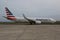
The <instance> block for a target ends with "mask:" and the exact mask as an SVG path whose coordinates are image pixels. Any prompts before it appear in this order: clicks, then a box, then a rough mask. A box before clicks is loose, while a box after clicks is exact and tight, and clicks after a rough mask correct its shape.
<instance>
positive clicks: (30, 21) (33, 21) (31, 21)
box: [23, 14, 36, 24]
mask: <svg viewBox="0 0 60 40" xmlns="http://www.w3.org/2000/svg"><path fill="white" fill-rule="evenodd" d="M23 17H24V18H25V19H26V20H28V21H29V23H30V24H32V23H34V24H35V23H36V22H35V20H32V19H29V18H27V17H26V16H25V15H24V14H23Z"/></svg>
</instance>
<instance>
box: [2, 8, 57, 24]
mask: <svg viewBox="0 0 60 40" xmlns="http://www.w3.org/2000/svg"><path fill="white" fill-rule="evenodd" d="M5 11H6V16H3V17H4V18H6V19H8V20H11V21H14V22H28V23H30V24H41V23H42V22H49V23H55V22H56V20H55V19H52V18H28V17H26V16H25V15H24V14H23V17H22V18H21V17H16V16H14V15H13V14H12V12H11V11H10V10H9V9H8V8H7V7H5Z"/></svg>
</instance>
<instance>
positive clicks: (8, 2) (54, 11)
mask: <svg viewBox="0 0 60 40" xmlns="http://www.w3.org/2000/svg"><path fill="white" fill-rule="evenodd" d="M5 7H8V8H9V10H10V11H11V12H12V13H13V15H14V16H18V17H23V16H22V14H25V15H26V16H27V17H33V18H53V19H55V20H60V0H0V21H8V20H7V19H5V18H3V17H2V16H6V13H5V9H4V8H5Z"/></svg>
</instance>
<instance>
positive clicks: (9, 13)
mask: <svg viewBox="0 0 60 40" xmlns="http://www.w3.org/2000/svg"><path fill="white" fill-rule="evenodd" d="M5 11H6V15H7V17H15V16H13V14H12V13H11V11H10V10H9V9H8V8H7V7H5Z"/></svg>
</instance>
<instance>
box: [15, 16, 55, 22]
mask: <svg viewBox="0 0 60 40" xmlns="http://www.w3.org/2000/svg"><path fill="white" fill-rule="evenodd" d="M15 18H16V20H15V21H17V22H29V21H28V20H26V19H24V18H23V17H21V18H19V17H15ZM29 19H31V20H34V21H38V22H39V21H41V22H47V23H48V22H49V23H55V22H56V20H54V19H52V18H29Z"/></svg>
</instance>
